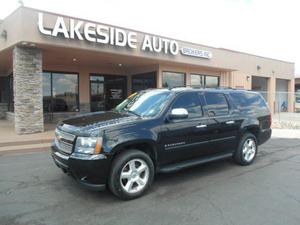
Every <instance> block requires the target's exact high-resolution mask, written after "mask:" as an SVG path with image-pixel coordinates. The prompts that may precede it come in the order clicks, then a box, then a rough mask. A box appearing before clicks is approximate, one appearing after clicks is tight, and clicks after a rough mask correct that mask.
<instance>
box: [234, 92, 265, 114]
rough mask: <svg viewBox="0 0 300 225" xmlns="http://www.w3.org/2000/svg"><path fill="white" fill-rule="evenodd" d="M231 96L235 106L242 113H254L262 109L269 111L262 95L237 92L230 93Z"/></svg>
mask: <svg viewBox="0 0 300 225" xmlns="http://www.w3.org/2000/svg"><path fill="white" fill-rule="evenodd" d="M230 96H231V99H232V100H233V102H234V104H235V105H236V106H237V107H238V108H239V110H241V111H242V112H252V111H254V110H256V111H258V110H260V109H263V110H267V104H266V102H265V100H264V98H263V97H262V96H261V95H260V94H257V93H251V92H248V93H247V92H235V93H230Z"/></svg>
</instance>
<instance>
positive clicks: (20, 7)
mask: <svg viewBox="0 0 300 225" xmlns="http://www.w3.org/2000/svg"><path fill="white" fill-rule="evenodd" d="M22 8H25V9H29V10H33V11H36V12H43V13H48V14H52V15H57V16H62V17H69V18H72V19H76V20H83V21H87V22H92V23H101V24H103V25H106V26H112V27H117V28H121V29H125V30H130V31H134V32H138V33H143V34H148V35H155V36H158V37H164V38H168V39H172V40H176V41H180V42H184V43H187V44H192V45H201V46H203V47H207V48H213V49H217V50H223V51H228V52H234V53H240V54H245V55H250V56H255V57H260V58H264V59H270V60H276V61H279V62H284V63H290V64H295V62H291V61H285V60H281V59H275V58H271V57H266V56H260V55H256V54H251V53H247V52H242V51H237V50H232V49H227V48H222V47H220V48H218V47H213V46H209V45H203V44H199V43H195V42H191V41H184V40H180V39H176V38H172V37H168V36H161V35H157V34H152V33H148V32H143V31H140V30H135V29H131V28H126V27H120V26H116V25H112V24H108V23H102V22H100V21H94V20H89V19H84V18H79V17H74V16H69V15H64V14H60V13H55V12H51V11H47V10H42V9H37V8H32V7H28V6H19V7H18V8H17V9H15V10H14V11H13V12H12V13H10V14H9V15H8V16H6V17H5V18H4V19H2V20H1V19H0V24H1V22H3V21H4V20H5V19H6V18H8V17H9V16H11V15H13V14H14V13H15V12H16V11H18V10H20V9H22Z"/></svg>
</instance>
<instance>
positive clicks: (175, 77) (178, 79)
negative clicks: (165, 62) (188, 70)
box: [162, 72, 185, 88]
mask: <svg viewBox="0 0 300 225" xmlns="http://www.w3.org/2000/svg"><path fill="white" fill-rule="evenodd" d="M162 85H163V87H170V88H172V87H182V86H185V74H184V73H176V72H163V73H162Z"/></svg>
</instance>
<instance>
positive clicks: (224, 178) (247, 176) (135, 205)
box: [0, 139, 300, 225]
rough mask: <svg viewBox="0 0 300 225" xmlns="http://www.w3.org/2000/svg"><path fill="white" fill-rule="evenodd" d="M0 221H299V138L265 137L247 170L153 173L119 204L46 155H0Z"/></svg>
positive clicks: (213, 167) (12, 224)
mask: <svg viewBox="0 0 300 225" xmlns="http://www.w3.org/2000/svg"><path fill="white" fill-rule="evenodd" d="M0 224H1V225H6V224H9V225H25V224H26V225H35V224H47V225H48V224H64V225H68V224H81V225H83V224H84V225H88V224H107V225H108V224H110V225H117V224H128V225H129V224H131V225H132V224H139V225H140V224H143V225H147V224H149V225H150V224H151V225H152V224H164V225H167V224H170V225H171V224H172V225H175V224H180V225H183V224H197V225H199V224H205V225H207V224H213V225H218V224H230V225H232V224H237V225H241V224H243V225H247V224H251V225H253V224H256V225H258V224H263V225H267V224H272V225H276V224H278V225H282V224H285V225H290V224H297V225H298V224H300V139H271V140H270V141H269V142H267V143H266V144H265V145H263V146H261V147H260V152H259V155H258V157H257V159H256V161H255V163H254V164H253V165H251V166H247V167H241V166H238V165H235V164H233V163H232V162H231V160H223V161H219V162H215V163H212V164H208V165H204V166H199V167H196V168H192V169H187V170H184V171H181V172H178V173H173V174H160V175H158V176H157V177H156V180H155V182H154V185H153V187H152V188H151V189H150V191H149V192H148V193H147V195H146V196H144V197H142V198H140V199H136V200H133V201H128V202H124V201H120V200H118V199H117V198H115V197H114V196H113V195H111V194H110V193H109V192H108V191H105V192H100V193H99V192H95V191H89V190H86V189H84V188H82V187H81V186H79V185H78V184H77V183H76V182H75V181H74V180H72V179H71V178H70V177H68V176H67V175H65V174H63V173H62V172H61V171H60V170H59V169H58V168H56V166H55V165H54V163H53V162H52V159H51V157H50V155H49V153H48V152H37V153H24V154H14V155H2V156H0Z"/></svg>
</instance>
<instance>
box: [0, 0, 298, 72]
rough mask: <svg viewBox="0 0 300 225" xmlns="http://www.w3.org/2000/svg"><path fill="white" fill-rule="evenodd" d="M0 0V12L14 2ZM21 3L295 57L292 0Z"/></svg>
mask: <svg viewBox="0 0 300 225" xmlns="http://www.w3.org/2000/svg"><path fill="white" fill-rule="evenodd" d="M18 2H19V1H18V0H9V1H7V0H0V5H1V7H0V18H1V19H4V18H5V17H6V16H7V15H9V14H10V13H11V12H12V11H13V10H14V9H16V8H17V7H18V5H19V3H18ZM23 3H24V5H25V6H29V7H33V8H38V9H43V10H46V11H53V12H57V13H61V14H66V15H70V16H76V17H81V18H85V19H91V20H96V21H99V22H103V23H109V24H112V25H118V26H123V27H127V28H132V29H136V30H141V31H145V32H149V33H154V34H159V35H163V36H168V37H173V38H176V39H181V40H186V41H192V42H196V43H199V44H205V45H210V46H214V47H223V48H229V49H233V50H238V51H244V52H248V53H253V54H258V55H262V56H266V57H271V58H277V59H281V60H287V61H292V62H295V63H296V73H297V74H300V28H299V22H300V13H299V9H300V1H297V0H206V1H203V0H185V1H176V0H151V1H143V0H127V1H124V0H109V1H107V0H106V1H104V0H84V1H75V0H23Z"/></svg>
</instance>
